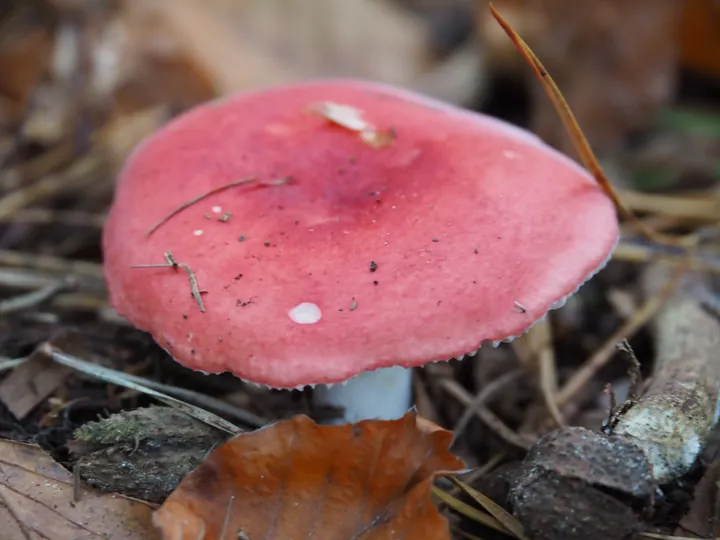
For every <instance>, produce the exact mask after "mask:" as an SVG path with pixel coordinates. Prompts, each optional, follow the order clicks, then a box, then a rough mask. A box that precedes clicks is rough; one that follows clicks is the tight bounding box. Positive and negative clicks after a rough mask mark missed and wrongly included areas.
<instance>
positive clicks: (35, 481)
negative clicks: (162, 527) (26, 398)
mask: <svg viewBox="0 0 720 540" xmlns="http://www.w3.org/2000/svg"><path fill="white" fill-rule="evenodd" d="M75 495H79V497H78V498H77V500H75ZM151 512H152V510H151V508H150V506H148V505H146V504H145V503H142V502H139V501H132V500H130V499H126V498H124V497H121V496H119V495H110V494H98V493H97V492H95V491H92V490H89V489H85V488H80V489H79V493H75V492H74V483H73V477H72V475H71V474H70V473H69V472H68V471H67V470H65V469H63V468H62V467H61V466H60V465H58V464H57V463H55V462H54V461H53V460H52V458H51V457H50V456H48V455H47V454H46V453H45V452H43V451H42V450H41V449H40V448H39V447H37V446H32V445H27V444H21V443H16V442H11V441H0V531H2V533H1V534H0V536H2V538H3V540H40V539H41V538H42V539H47V540H93V539H97V540H101V539H107V538H112V539H113V540H153V539H155V538H158V535H157V532H156V531H155V530H154V529H153V527H152V522H151Z"/></svg>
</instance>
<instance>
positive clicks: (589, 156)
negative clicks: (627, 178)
mask: <svg viewBox="0 0 720 540" xmlns="http://www.w3.org/2000/svg"><path fill="white" fill-rule="evenodd" d="M490 12H491V13H492V15H493V17H495V20H497V22H498V23H499V24H500V26H501V27H502V29H503V30H504V31H505V33H506V34H507V35H508V37H509V38H510V40H511V41H512V42H513V44H514V45H515V47H516V48H517V50H518V52H519V53H520V54H521V55H522V56H523V58H524V59H525V60H526V61H527V63H528V64H529V65H530V67H531V68H532V69H533V71H534V72H535V75H537V78H538V80H539V81H540V83H541V84H542V86H543V89H544V90H545V93H546V94H547V95H548V97H549V98H550V101H551V102H552V104H553V105H554V107H555V110H556V112H557V113H558V116H559V117H560V120H562V123H563V125H564V126H565V129H566V130H567V132H568V134H569V135H570V138H571V139H572V142H573V146H575V150H576V151H577V153H578V154H579V156H580V159H581V160H582V162H583V164H584V165H585V167H586V168H587V169H588V171H589V172H590V174H592V175H593V177H594V178H595V181H596V182H597V183H598V185H599V186H600V187H601V188H602V190H603V191H604V192H605V194H606V195H607V196H608V197H609V198H610V200H612V202H613V204H614V205H615V208H616V209H617V211H618V212H619V213H620V214H621V215H622V216H623V217H624V218H625V219H627V220H628V221H629V222H630V223H631V224H632V225H633V226H634V227H635V229H636V230H638V231H639V232H640V233H641V234H643V235H644V236H645V237H647V238H648V239H649V240H652V241H654V242H657V243H658V244H664V245H668V246H680V247H686V248H687V247H692V246H694V245H697V243H698V237H697V235H695V234H691V235H688V236H674V235H668V234H663V233H659V232H657V231H655V230H653V229H651V228H649V227H648V226H647V225H645V223H643V222H642V221H641V220H640V219H639V218H638V217H637V216H636V215H635V213H634V212H633V211H632V209H631V208H630V207H629V206H628V205H627V204H626V203H625V201H624V200H623V199H622V198H621V196H620V194H619V193H618V191H617V190H616V189H615V187H614V186H613V185H612V183H611V182H610V180H609V179H608V177H607V176H606V175H605V172H604V171H603V169H602V167H601V166H600V163H599V161H598V159H597V157H596V156H595V153H594V152H593V151H592V149H591V148H590V144H589V143H588V140H587V138H586V137H585V135H584V133H583V132H582V130H581V129H580V125H579V124H578V122H577V120H576V119H575V116H574V115H573V113H572V111H571V110H570V107H569V105H568V104H567V101H565V97H564V96H563V95H562V92H560V89H559V88H558V87H557V85H556V84H555V81H553V79H552V77H551V76H550V74H549V73H548V72H547V70H546V69H545V66H543V64H542V62H540V60H539V59H538V57H537V56H535V53H534V52H533V51H532V49H530V47H529V46H528V44H527V43H525V41H524V40H523V39H522V38H521V37H520V36H519V35H518V33H517V32H515V30H514V29H513V28H512V26H510V23H508V22H507V21H506V20H505V18H504V17H503V16H502V15H501V14H500V12H499V11H498V10H497V9H496V8H495V6H494V5H493V4H492V2H491V3H490Z"/></svg>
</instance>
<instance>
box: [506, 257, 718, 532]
mask: <svg viewBox="0 0 720 540" xmlns="http://www.w3.org/2000/svg"><path fill="white" fill-rule="evenodd" d="M667 279H668V274H667V270H666V269H664V268H662V267H660V266H658V267H653V268H651V269H650V270H649V271H648V272H647V274H646V279H645V286H646V291H647V292H648V294H654V293H655V291H657V290H658V288H659V287H660V286H662V285H663V284H664V283H666V282H667ZM692 279H697V277H694V278H690V279H688V280H687V281H686V283H683V284H682V285H681V286H680V287H679V288H678V292H677V294H676V295H675V296H674V297H673V298H672V299H670V300H669V301H668V303H667V304H666V306H665V308H663V310H662V311H661V312H660V313H659V315H658V317H657V318H656V320H655V322H654V332H655V346H656V351H657V361H656V363H655V372H654V377H653V380H652V382H651V384H650V385H649V387H648V390H647V392H646V393H645V395H644V396H642V397H641V398H639V399H638V400H637V401H635V402H634V403H631V404H630V406H629V407H627V408H626V410H624V412H623V414H622V415H620V418H619V421H618V422H617V423H616V424H615V425H614V426H613V427H614V431H613V434H612V435H611V436H607V435H602V434H600V433H598V432H593V431H588V430H585V429H583V428H562V429H560V430H557V431H555V432H553V433H550V434H548V435H546V436H545V437H543V438H542V439H540V440H539V441H538V442H537V443H536V444H535V445H534V446H533V448H532V449H531V451H530V453H529V454H528V456H527V457H526V458H525V460H524V462H523V467H522V471H523V474H521V475H519V476H518V477H517V478H516V479H515V481H514V482H513V485H512V488H511V501H512V504H513V508H514V511H515V513H516V515H518V517H519V518H520V520H521V521H522V523H523V525H524V526H525V528H526V532H527V535H528V536H529V537H530V538H533V539H542V540H544V539H548V540H550V539H554V538H563V539H568V540H572V539H575V538H577V539H583V540H594V539H596V538H597V539H598V540H602V539H604V538H619V539H623V538H631V537H632V536H633V535H634V534H635V533H637V532H639V531H640V530H642V529H643V526H644V525H643V520H642V511H643V509H644V507H648V506H649V503H651V502H652V498H653V495H654V493H655V491H656V489H655V486H658V485H661V484H664V483H667V482H670V481H672V480H675V479H677V478H678V477H680V476H681V475H683V474H685V473H686V472H688V471H689V469H690V468H691V467H692V466H693V464H694V463H695V462H696V460H697V458H698V456H699V454H700V452H701V451H702V449H703V447H704V446H705V444H706V442H707V441H708V439H709V435H710V431H711V429H712V427H713V426H714V424H715V422H716V406H717V402H718V388H717V381H718V380H720V320H719V319H718V318H716V317H715V316H714V315H713V314H711V313H710V312H709V311H707V310H706V309H705V308H704V307H703V306H702V304H701V302H700V301H699V300H698V299H697V298H696V295H694V294H692V293H691V292H690V291H691V290H692V288H691V286H692V283H693V281H692ZM621 410H622V409H621Z"/></svg>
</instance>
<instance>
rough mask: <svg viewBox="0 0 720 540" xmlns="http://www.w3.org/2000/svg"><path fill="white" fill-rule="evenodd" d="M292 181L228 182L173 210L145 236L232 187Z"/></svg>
mask: <svg viewBox="0 0 720 540" xmlns="http://www.w3.org/2000/svg"><path fill="white" fill-rule="evenodd" d="M290 181H291V178H290V177H284V178H280V179H278V180H272V181H270V182H257V178H242V179H241V180H235V181H233V182H228V183H227V184H223V185H221V186H217V187H214V188H212V189H211V190H209V191H206V192H205V193H201V194H200V195H198V196H197V197H193V198H192V199H190V200H189V201H187V202H184V203H183V204H181V205H180V206H178V207H177V208H175V209H174V210H172V211H171V212H170V213H169V214H168V215H166V216H165V217H164V218H162V219H161V220H160V221H158V222H157V223H155V225H153V226H152V227H150V228H149V229H148V230H147V232H146V233H145V236H150V235H151V234H152V233H154V232H155V231H156V230H158V229H159V228H160V227H161V226H163V225H164V224H165V223H167V222H168V221H170V220H171V219H172V218H173V217H175V216H176V215H178V214H179V213H180V212H182V211H183V210H187V209H188V208H190V207H191V206H192V205H194V204H195V203H198V202H200V201H202V200H203V199H205V198H207V197H209V196H210V195H215V194H216V193H219V192H221V191H225V190H226V189H230V188H231V187H237V186H242V185H243V184H249V183H251V182H257V185H258V186H281V185H283V184H287V183H289V182H290Z"/></svg>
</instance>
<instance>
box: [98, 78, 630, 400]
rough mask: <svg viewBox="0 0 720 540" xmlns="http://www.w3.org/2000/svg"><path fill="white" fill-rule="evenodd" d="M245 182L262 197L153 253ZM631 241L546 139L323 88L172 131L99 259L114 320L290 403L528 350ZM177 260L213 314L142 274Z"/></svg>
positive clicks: (118, 197) (410, 100) (131, 181)
mask: <svg viewBox="0 0 720 540" xmlns="http://www.w3.org/2000/svg"><path fill="white" fill-rule="evenodd" d="M322 102H335V103H338V104H342V105H348V106H352V107H355V108H357V109H358V110H359V111H361V112H362V117H363V119H364V120H365V121H367V122H369V123H371V124H373V125H374V126H375V128H376V129H377V130H389V129H392V130H394V133H395V139H394V141H392V142H390V143H389V144H386V145H380V146H378V145H371V144H368V142H367V141H366V140H363V138H362V137H361V136H360V135H359V134H358V133H357V132H355V131H352V130H350V129H347V128H346V127H342V126H340V125H338V124H337V123H334V122H331V121H329V120H328V119H327V118H325V117H323V116H322V115H319V114H315V113H313V112H312V111H311V110H310V107H312V106H314V105H316V104H318V103H322ZM246 177H248V178H249V177H252V178H255V179H257V182H254V183H248V184H245V185H239V186H235V187H232V188H228V189H223V190H221V191H218V192H217V193H214V194H212V195H210V196H207V197H205V198H203V199H201V200H198V201H197V202H195V203H194V204H192V205H190V206H188V207H187V208H186V209H184V210H183V211H182V212H180V213H177V214H175V215H174V216H173V217H171V218H170V219H168V220H167V221H166V222H165V223H163V224H162V225H161V226H159V227H158V228H157V230H155V232H153V233H152V234H149V235H148V234H147V233H148V229H149V228H150V227H151V226H152V225H153V224H155V223H157V222H158V221H160V220H161V219H162V218H164V217H166V216H168V215H169V214H170V213H171V212H172V211H173V210H174V209H176V208H177V207H179V206H180V205H183V204H186V203H188V202H189V201H192V200H195V199H196V198H198V197H199V196H200V195H203V194H206V193H207V192H209V191H211V190H213V189H214V188H219V187H220V186H223V185H225V184H227V183H230V182H233V181H236V180H238V179H242V178H246ZM280 178H289V179H291V181H289V182H287V183H284V184H282V185H270V184H272V183H273V181H275V180H277V179H280ZM263 184H265V185H263ZM228 212H231V213H232V214H231V215H230V216H229V218H228V215H227V214H226V213H228ZM220 216H224V218H223V219H219V217H220ZM618 234H619V231H618V221H617V216H616V213H615V209H614V207H613V205H612V203H611V202H610V200H609V199H608V198H607V197H606V196H605V195H604V194H603V192H602V191H601V189H600V188H599V187H598V185H597V184H596V183H595V181H594V180H593V178H592V177H591V176H590V175H589V174H588V173H587V172H586V171H585V170H584V169H582V168H581V167H580V166H578V165H577V164H576V163H575V162H573V161H572V160H570V159H569V158H567V157H565V156H563V155H561V154H560V153H558V152H557V151H555V150H554V149H552V148H550V147H549V146H547V145H545V144H544V143H542V142H541V141H540V140H539V139H538V138H536V137H535V136H534V135H532V134H530V133H528V132H526V131H524V130H521V129H519V128H516V127H514V126H511V125H509V124H506V123H504V122H501V121H499V120H497V119H493V118H491V117H487V116H483V115H480V114H475V113H471V112H467V111H464V110H461V109H459V108H456V107H453V106H450V105H447V104H443V103H441V102H438V101H435V100H431V99H428V98H425V97H421V96H419V95H416V94H414V93H411V92H408V91H404V90H400V89H396V88H393V87H388V86H386V85H381V84H376V83H370V82H363V81H355V80H320V81H312V82H305V83H297V84H291V85H285V86H281V87H275V88H270V89H266V90H263V91H256V92H251V93H243V94H239V95H235V96H232V97H229V98H226V99H223V100H220V101H217V102H213V103H209V104H206V105H203V106H200V107H198V108H196V109H194V110H192V111H189V112H187V113H185V114H183V115H181V116H180V117H178V118H176V119H175V120H173V121H172V122H170V123H169V124H168V125H166V126H165V127H163V128H162V129H160V130H159V131H158V132H157V133H156V134H154V135H153V136H151V137H150V138H149V139H148V140H146V141H145V142H144V143H143V144H142V145H141V146H140V147H139V148H138V149H137V150H136V151H135V152H134V154H133V155H132V156H131V158H130V159H129V160H128V163H127V164H126V166H125V168H124V170H123V171H122V172H121V174H120V177H119V180H118V184H117V189H116V194H115V199H114V202H113V205H112V208H111V211H110V215H109V218H108V221H107V224H106V227H105V230H104V238H103V247H104V256H105V273H106V280H107V285H108V288H109V292H110V298H111V301H112V304H113V306H114V307H115V308H116V310H117V311H118V312H119V313H120V314H121V315H123V316H125V317H126V318H127V319H128V320H129V321H130V322H132V323H133V324H135V325H136V326H137V327H139V328H140V329H143V330H145V331H148V332H150V333H151V334H152V335H153V337H154V338H155V340H156V341H157V342H158V343H159V344H160V345H161V346H162V347H164V348H165V349H166V350H167V351H168V352H169V353H170V354H171V355H172V356H173V357H174V358H175V359H176V360H177V361H179V362H180V363H182V364H184V365H186V366H188V367H190V368H193V369H197V370H201V371H204V372H211V373H218V372H223V371H229V372H231V373H233V374H235V375H236V376H238V377H240V378H242V379H244V380H248V381H251V382H254V383H258V384H264V385H268V386H271V387H276V388H294V387H302V386H304V385H313V384H319V383H333V382H338V381H343V380H346V379H348V378H350V377H352V376H354V375H356V374H358V373H360V372H362V371H365V370H371V369H378V368H383V367H388V366H394V365H401V366H405V367H412V366H420V365H423V364H425V363H428V362H431V361H439V360H447V359H449V358H451V357H458V356H462V355H464V354H467V353H472V352H474V351H476V350H477V349H478V348H479V347H480V346H481V344H482V343H483V342H485V341H487V340H490V341H494V342H499V341H501V340H505V339H508V338H512V337H514V336H517V335H520V334H522V333H523V332H524V331H526V330H527V329H528V328H529V327H530V326H531V325H532V324H533V323H534V322H536V321H538V320H539V319H541V318H543V317H544V315H545V314H546V313H547V311H548V309H550V308H551V307H552V306H553V305H554V304H557V303H558V302H561V301H563V300H564V299H565V298H566V297H567V296H568V295H570V294H572V293H573V292H575V291H576V290H577V288H578V287H579V286H580V285H581V284H582V283H583V282H584V281H586V280H587V279H588V278H589V277H591V276H592V275H593V274H594V273H595V272H597V271H598V270H599V269H600V268H602V266H604V264H605V263H606V261H607V260H608V258H609V256H610V255H611V253H612V251H613V249H614V247H615V245H616V243H617V240H618ZM167 251H170V252H171V253H172V255H173V256H174V258H175V259H176V260H177V262H178V263H184V264H187V267H188V268H189V269H190V270H192V272H193V274H194V276H195V279H196V282H197V287H198V289H199V290H201V291H204V292H203V293H202V295H201V297H202V302H203V305H204V308H205V311H204V312H201V310H200V307H199V304H198V302H197V298H195V297H193V295H192V294H191V284H190V281H189V278H188V273H187V272H186V271H184V270H183V269H182V268H144V269H141V268H131V266H132V265H147V264H156V263H163V262H164V259H163V254H164V253H165V252H167Z"/></svg>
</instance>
